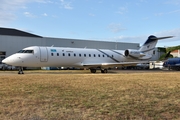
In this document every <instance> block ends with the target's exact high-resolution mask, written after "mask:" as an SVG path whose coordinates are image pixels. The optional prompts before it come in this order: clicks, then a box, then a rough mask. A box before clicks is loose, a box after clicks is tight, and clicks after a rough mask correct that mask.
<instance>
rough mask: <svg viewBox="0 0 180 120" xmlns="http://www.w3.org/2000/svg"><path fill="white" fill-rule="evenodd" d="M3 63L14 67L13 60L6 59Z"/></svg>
mask: <svg viewBox="0 0 180 120" xmlns="http://www.w3.org/2000/svg"><path fill="white" fill-rule="evenodd" d="M2 63H4V64H7V65H12V63H13V59H10V58H9V57H8V58H5V59H4V60H2Z"/></svg>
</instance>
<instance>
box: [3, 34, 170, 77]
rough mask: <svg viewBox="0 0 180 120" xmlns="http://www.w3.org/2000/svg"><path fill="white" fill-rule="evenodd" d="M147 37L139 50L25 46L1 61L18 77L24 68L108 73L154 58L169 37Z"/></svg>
mask: <svg viewBox="0 0 180 120" xmlns="http://www.w3.org/2000/svg"><path fill="white" fill-rule="evenodd" d="M171 37H173V36H167V37H155V36H152V35H151V36H149V37H148V39H147V40H146V42H145V43H144V44H143V45H142V46H141V47H140V49H139V50H133V49H127V50H125V51H124V50H108V49H86V48H64V47H42V46H32V47H27V48H24V49H22V50H20V51H19V52H17V53H15V54H13V55H11V56H9V57H7V58H6V59H4V60H3V61H2V62H3V63H5V64H8V65H12V66H18V67H19V74H24V73H23V69H22V68H23V67H50V66H51V67H60V66H63V67H77V68H88V69H90V71H91V73H96V70H97V69H100V70H101V72H102V73H107V72H108V71H107V69H108V68H111V67H118V66H132V65H136V64H138V63H147V62H148V60H149V59H150V58H152V56H153V49H154V47H155V46H156V44H157V41H158V40H160V39H166V38H171Z"/></svg>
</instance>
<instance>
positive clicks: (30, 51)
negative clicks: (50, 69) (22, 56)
mask: <svg viewBox="0 0 180 120" xmlns="http://www.w3.org/2000/svg"><path fill="white" fill-rule="evenodd" d="M17 53H34V51H33V50H20V51H18V52H17Z"/></svg>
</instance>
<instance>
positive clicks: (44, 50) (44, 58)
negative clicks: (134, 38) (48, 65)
mask: <svg viewBox="0 0 180 120" xmlns="http://www.w3.org/2000/svg"><path fill="white" fill-rule="evenodd" d="M39 49H40V61H41V62H47V61H48V51H47V48H46V47H39Z"/></svg>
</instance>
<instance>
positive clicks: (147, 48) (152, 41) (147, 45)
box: [139, 35, 173, 53]
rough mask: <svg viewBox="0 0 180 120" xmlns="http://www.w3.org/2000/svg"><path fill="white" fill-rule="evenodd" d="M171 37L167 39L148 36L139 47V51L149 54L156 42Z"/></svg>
mask: <svg viewBox="0 0 180 120" xmlns="http://www.w3.org/2000/svg"><path fill="white" fill-rule="evenodd" d="M172 37H173V36H167V37H156V36H153V35H151V36H149V37H148V39H147V40H146V42H145V43H144V44H143V45H142V46H141V48H140V49H139V51H141V52H143V53H146V52H150V51H152V50H153V49H154V48H155V46H156V44H157V41H158V40H161V39H166V38H172Z"/></svg>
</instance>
